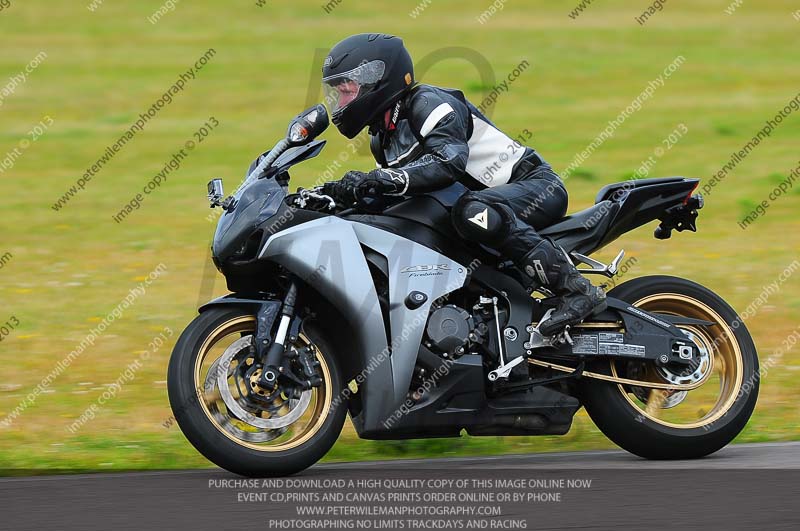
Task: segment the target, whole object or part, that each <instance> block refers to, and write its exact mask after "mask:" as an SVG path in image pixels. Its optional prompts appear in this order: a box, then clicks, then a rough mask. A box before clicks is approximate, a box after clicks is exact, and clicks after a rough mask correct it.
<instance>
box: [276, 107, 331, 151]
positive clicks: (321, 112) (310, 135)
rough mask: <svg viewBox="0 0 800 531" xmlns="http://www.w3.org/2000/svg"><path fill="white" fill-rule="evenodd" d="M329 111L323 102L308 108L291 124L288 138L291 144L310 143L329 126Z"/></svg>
mask: <svg viewBox="0 0 800 531" xmlns="http://www.w3.org/2000/svg"><path fill="white" fill-rule="evenodd" d="M328 124H329V121H328V111H327V110H326V109H325V106H324V105H322V104H321V103H318V104H317V105H314V106H313V107H311V108H310V109H306V110H305V111H303V112H301V113H300V114H298V115H297V117H296V118H295V119H294V120H292V121H291V123H290V124H289V130H288V131H287V133H286V140H287V141H288V142H289V145H290V146H302V145H304V144H308V143H309V142H311V141H312V140H314V139H315V138H316V137H318V136H319V135H320V134H321V133H322V132H323V131H324V130H325V129H327V128H328Z"/></svg>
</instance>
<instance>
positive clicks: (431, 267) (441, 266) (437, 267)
mask: <svg viewBox="0 0 800 531" xmlns="http://www.w3.org/2000/svg"><path fill="white" fill-rule="evenodd" d="M425 271H450V266H449V265H447V264H438V265H437V264H432V265H417V266H408V267H404V268H403V269H401V270H400V272H401V273H423V272H425Z"/></svg>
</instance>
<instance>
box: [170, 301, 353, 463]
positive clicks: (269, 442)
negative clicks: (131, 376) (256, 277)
mask: <svg viewBox="0 0 800 531" xmlns="http://www.w3.org/2000/svg"><path fill="white" fill-rule="evenodd" d="M255 324H256V320H255V316H254V315H252V314H251V313H250V312H249V311H248V310H247V309H244V308H211V309H209V310H207V311H205V312H203V313H202V314H200V315H199V316H198V317H197V318H196V319H195V320H194V321H192V323H191V324H190V325H189V326H188V327H187V328H186V330H184V332H183V334H182V335H181V337H180V339H179V340H178V342H177V344H176V345H175V349H174V351H173V353H172V357H171V359H170V365H169V371H168V378H167V382H168V390H169V398H170V404H171V406H172V411H173V413H174V415H175V418H176V420H177V421H178V425H179V426H180V428H181V430H182V431H183V433H184V435H186V438H187V439H189V442H191V443H192V445H193V446H194V447H195V448H196V449H197V450H198V451H199V452H200V453H201V454H203V455H204V456H205V457H206V458H208V459H209V460H210V461H212V462H214V463H215V464H217V465H219V466H221V467H222V468H225V469H227V470H229V471H231V472H234V473H236V474H240V475H244V476H256V477H257V476H277V475H287V474H293V473H295V472H298V471H300V470H303V469H305V468H307V467H309V466H311V465H312V464H314V463H315V462H316V461H318V460H319V459H320V458H321V457H322V456H323V455H325V453H326V452H327V451H328V450H329V449H330V448H331V446H333V444H334V442H336V438H337V437H338V436H339V433H340V432H341V429H342V425H343V423H344V419H345V416H346V408H345V406H344V404H343V403H342V402H341V401H339V400H335V397H337V396H339V394H340V392H341V389H342V379H341V375H340V371H339V366H338V364H337V362H336V358H335V357H334V356H333V355H332V351H331V350H330V348H329V346H328V344H327V343H326V342H325V340H324V338H323V337H322V336H321V335H320V334H318V333H315V332H314V330H308V329H304V330H303V333H302V334H300V335H299V337H297V339H296V341H295V342H294V344H292V345H291V348H292V349H293V350H294V351H295V352H297V351H300V350H301V349H309V350H308V352H311V353H312V354H311V356H313V362H312V363H313V365H315V366H316V372H317V375H318V376H319V377H320V378H321V380H322V383H321V384H320V385H319V386H318V387H313V388H312V389H308V390H304V391H301V390H296V389H293V388H291V387H289V386H285V385H283V384H280V385H279V386H278V388H276V389H274V390H267V389H263V388H261V387H259V386H258V385H257V382H258V379H259V377H260V368H259V367H258V364H257V362H256V359H255V354H254V349H253V348H252V340H253V333H254V330H255Z"/></svg>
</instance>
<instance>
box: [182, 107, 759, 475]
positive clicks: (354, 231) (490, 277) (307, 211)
mask: <svg viewBox="0 0 800 531" xmlns="http://www.w3.org/2000/svg"><path fill="white" fill-rule="evenodd" d="M327 126H328V115H327V112H326V110H325V107H324V106H322V105H316V106H314V107H312V108H310V109H308V110H306V111H304V112H303V113H301V114H300V115H298V116H297V117H296V118H295V119H294V120H292V121H291V123H290V125H289V128H288V132H287V135H286V137H285V138H283V139H282V140H280V141H279V142H278V143H277V144H276V145H275V146H274V147H273V148H272V149H271V150H270V151H268V152H266V153H264V154H263V155H261V156H260V157H259V158H257V159H256V160H255V161H254V162H253V163H252V164H251V166H250V168H249V170H248V173H247V176H246V179H245V180H244V182H243V183H242V184H241V185H240V186H239V187H238V189H237V190H236V192H235V193H234V194H233V195H231V196H229V197H225V194H224V192H223V187H222V181H221V180H220V179H214V180H212V181H211V182H210V183H209V185H208V192H209V200H210V203H211V206H212V208H214V207H219V208H221V209H222V215H221V217H220V219H219V222H218V224H217V227H216V232H215V234H214V239H213V244H212V255H213V261H214V264H215V265H216V267H217V269H218V270H219V271H220V272H221V273H222V274H223V275H224V276H225V278H226V281H227V287H228V289H229V290H230V291H231V294H229V295H226V296H224V297H220V298H218V299H215V300H212V301H210V302H208V303H207V304H205V305H203V306H202V307H201V308H200V309H199V315H198V316H197V317H196V318H195V319H194V320H193V321H192V322H191V323H190V324H189V325H188V326H187V328H186V329H185V330H184V331H183V333H182V334H181V336H180V338H179V340H178V342H177V344H176V345H175V348H174V351H173V353H172V356H171V359H170V363H169V369H168V390H169V400H170V404H171V407H172V411H173V413H174V416H175V418H176V420H177V423H178V425H179V426H180V428H181V430H182V431H183V433H184V434H185V436H186V438H187V439H188V440H189V441H190V442H191V444H192V445H193V446H194V447H195V448H196V449H197V450H198V451H199V452H200V453H201V454H203V455H204V456H205V457H206V458H208V459H209V460H211V461H212V462H214V463H215V464H217V465H219V466H220V467H222V468H225V469H227V470H229V471H231V472H234V473H236V474H240V475H243V476H253V477H259V476H276V475H288V474H293V473H296V472H299V471H301V470H303V469H305V468H307V467H309V466H311V465H312V464H314V463H315V462H317V461H318V460H319V459H321V458H322V457H323V456H324V455H325V454H326V452H327V451H328V450H329V449H330V448H331V447H332V445H333V444H334V442H335V441H336V439H337V438H338V436H339V434H340V432H341V430H342V427H343V424H344V421H345V418H346V415H347V414H348V413H349V415H350V418H351V420H352V423H353V426H354V427H355V430H356V432H357V434H358V435H359V437H361V438H364V439H407V438H431V437H459V436H460V435H461V433H462V430H463V431H466V433H468V434H469V435H474V436H481V435H496V436H510V435H551V434H558V435H563V434H566V433H567V432H568V431H569V430H570V427H571V424H572V421H573V417H574V415H575V414H576V412H577V411H578V410H579V409H580V408H581V407H582V406H583V407H585V408H586V411H587V412H588V414H589V416H590V417H591V419H592V421H593V422H594V423H595V424H596V425H597V427H598V428H599V429H600V430H601V431H602V432H603V433H604V434H605V435H606V436H607V437H608V438H609V439H611V440H612V441H613V442H614V443H616V444H617V445H619V446H621V447H622V448H624V449H625V450H627V451H629V452H631V453H633V454H636V455H638V456H642V457H645V458H649V459H687V458H697V457H701V456H705V455H708V454H711V453H713V452H715V451H717V450H719V449H720V448H722V447H723V446H725V445H726V444H728V443H729V442H730V441H731V440H732V439H733V438H734V437H735V436H736V435H738V434H739V433H740V432H741V430H742V429H743V428H744V426H745V424H746V422H747V420H748V419H749V418H750V415H751V414H752V412H753V409H754V407H755V403H756V399H757V395H758V381H759V380H758V357H757V352H756V348H755V345H754V344H753V340H752V339H751V337H750V334H749V333H748V331H747V329H746V327H745V326H744V324H743V323H742V321H741V319H740V318H739V317H738V316H737V314H736V312H735V311H734V310H733V309H732V308H731V307H730V306H729V305H728V304H727V303H726V302H725V301H724V300H723V299H722V298H720V297H719V296H718V295H716V294H715V293H713V292H712V291H711V290H709V289H707V288H705V287H703V286H701V285H699V284H697V283H694V282H692V281H689V280H686V279H682V278H678V277H672V276H663V275H658V276H645V277H640V278H636V279H633V280H629V281H626V282H624V283H621V284H619V285H617V286H615V287H614V288H613V289H612V290H611V291H610V292H609V293H608V299H607V302H608V304H607V308H606V309H605V310H603V311H601V312H600V313H597V314H596V315H593V316H591V317H589V318H587V319H586V320H584V322H582V323H580V324H578V325H575V326H573V327H569V328H567V329H566V330H564V331H563V332H561V333H559V334H558V335H556V336H555V337H546V336H543V335H542V334H541V333H539V330H538V328H537V327H538V323H540V322H542V321H543V320H544V319H546V318H547V317H548V314H549V313H550V312H552V311H553V308H554V307H555V306H556V304H557V302H558V299H557V297H554V296H553V294H552V293H550V292H549V291H548V290H547V289H546V288H545V287H543V286H538V287H536V286H534V288H531V289H526V288H525V287H523V286H524V282H523V277H522V275H523V273H522V272H521V271H519V270H518V269H517V268H516V267H515V266H514V264H513V263H511V262H510V261H508V260H507V259H505V258H504V257H503V256H500V255H499V254H498V253H496V252H494V251H493V250H492V249H489V248H486V247H483V246H480V245H475V244H473V243H470V242H466V241H463V240H462V239H461V238H459V236H458V235H457V233H456V232H455V230H454V229H453V227H452V225H451V223H450V213H449V211H450V208H451V206H452V205H453V204H454V203H455V201H456V200H457V199H458V197H459V196H460V195H461V194H462V193H464V192H465V191H466V188H465V187H464V186H462V185H461V184H453V185H452V186H450V187H448V188H446V189H443V190H439V191H435V192H431V193H427V194H422V195H418V196H413V197H402V198H393V199H392V200H391V201H388V200H387V199H386V198H383V197H380V196H379V195H378V194H374V193H367V194H365V196H364V197H362V198H361V199H360V200H359V202H358V203H357V204H356V206H354V207H353V206H348V205H338V204H336V202H335V201H334V200H333V199H332V198H330V197H328V196H326V195H324V194H322V187H321V186H316V187H313V188H309V189H298V191H297V192H295V193H290V192H289V179H290V177H289V169H290V168H291V167H293V166H294V165H296V164H298V163H300V162H303V161H305V160H308V159H310V158H312V157H315V156H317V155H318V154H319V153H320V152H321V150H322V149H323V147H324V145H325V142H324V141H320V140H316V138H317V137H318V136H319V134H320V133H321V132H322V131H324V130H325V128H326V127H327ZM698 183H699V180H698V179H688V178H681V177H674V178H657V179H642V180H636V181H628V182H623V183H615V184H610V185H608V186H605V187H604V188H602V189H601V190H600V191H599V193H598V194H597V198H596V202H595V204H594V205H593V206H592V207H590V208H588V209H586V210H583V211H581V212H577V213H574V214H572V215H569V216H567V217H565V218H564V219H561V220H559V221H557V222H555V223H553V224H552V225H551V226H549V227H546V228H543V229H541V230H540V232H541V234H543V235H545V236H548V237H550V238H551V239H552V240H553V241H554V242H555V243H556V244H557V245H558V246H559V247H561V248H562V249H563V251H564V253H566V255H567V256H568V257H569V258H570V259H571V260H572V261H573V263H575V264H578V265H580V266H581V271H582V272H583V273H584V274H586V275H600V276H605V277H608V278H611V277H613V276H614V275H615V274H616V273H617V271H618V268H619V266H620V263H621V260H622V259H623V256H624V251H622V252H620V253H619V254H618V255H617V256H616V258H615V259H614V260H613V261H612V262H611V263H610V264H604V263H601V262H599V261H597V260H595V259H593V258H590V255H591V254H592V253H594V252H595V251H597V250H599V249H600V248H602V247H604V246H606V245H608V244H609V243H611V242H612V241H614V240H615V239H616V238H618V237H619V236H620V235H622V234H625V233H627V232H629V231H631V230H633V229H636V228H638V227H640V226H642V225H645V224H647V223H650V222H654V221H658V222H659V224H658V226H657V228H656V229H655V237H656V238H659V239H666V238H669V237H670V236H671V234H672V232H673V231H678V232H681V231H684V230H690V231H695V230H696V223H695V221H696V218H697V217H698V211H699V210H700V209H701V208H702V207H703V200H702V196H700V195H693V193H694V190H695V188H696V187H697V185H698ZM686 258H687V259H691V257H689V256H687V257H686Z"/></svg>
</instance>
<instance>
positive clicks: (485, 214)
mask: <svg viewBox="0 0 800 531" xmlns="http://www.w3.org/2000/svg"><path fill="white" fill-rule="evenodd" d="M507 208H508V207H507V206H505V205H503V204H498V203H493V204H492V203H487V202H485V201H481V200H480V199H478V198H476V197H474V196H472V194H464V195H463V196H461V198H459V200H458V201H457V202H456V204H455V205H453V210H452V212H451V215H452V219H453V226H454V227H455V228H456V230H457V231H458V233H459V234H460V235H461V237H462V238H464V239H467V240H471V241H476V242H479V243H488V244H491V243H496V242H497V241H498V240H500V239H502V238H504V237H505V236H506V234H507V233H508V226H509V213H508V212H507V211H505V210H504V209H507ZM512 216H513V213H512Z"/></svg>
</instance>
